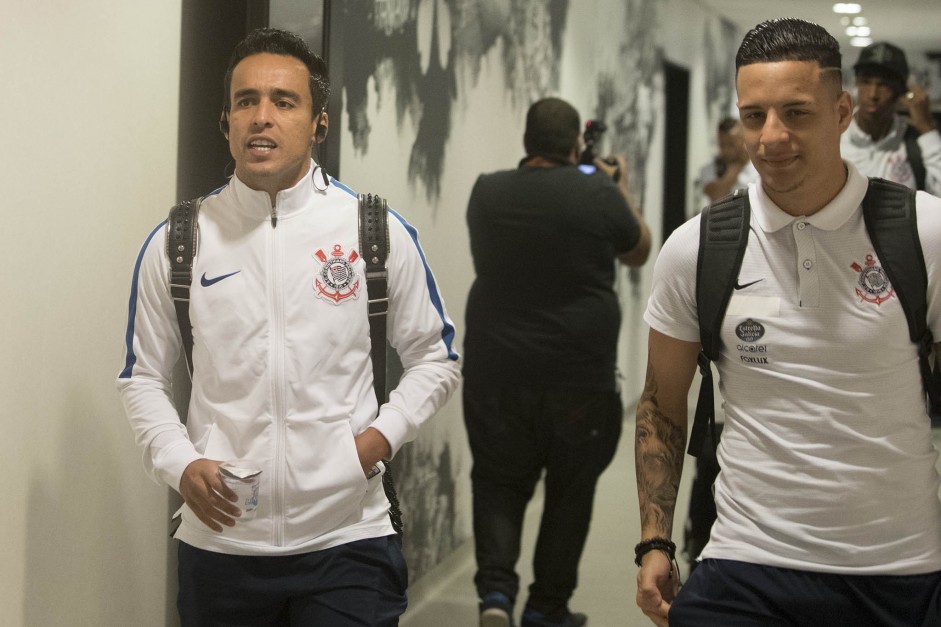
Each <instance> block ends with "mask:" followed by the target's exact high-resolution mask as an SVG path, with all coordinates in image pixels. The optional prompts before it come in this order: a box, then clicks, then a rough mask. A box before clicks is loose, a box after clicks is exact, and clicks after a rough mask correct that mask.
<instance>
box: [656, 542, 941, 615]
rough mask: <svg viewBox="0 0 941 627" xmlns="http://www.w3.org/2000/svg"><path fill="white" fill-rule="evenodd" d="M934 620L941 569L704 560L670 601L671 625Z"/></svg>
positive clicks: (940, 607) (940, 611)
mask: <svg viewBox="0 0 941 627" xmlns="http://www.w3.org/2000/svg"><path fill="white" fill-rule="evenodd" d="M701 625H723V627H726V626H727V627H833V626H835V625H852V626H854V627H855V626H857V625H859V626H860V627H862V626H865V627H933V626H937V625H941V572H937V573H929V574H926V575H835V574H827V573H814V572H809V571H803V570H793V569H790V568H776V567H774V566H760V565H758V564H748V563H746V562H736V561H732V560H715V559H707V560H703V561H702V562H701V563H700V565H699V567H698V568H696V572H694V573H693V574H692V575H690V577H689V579H688V580H687V582H686V584H685V585H684V586H683V588H682V590H680V594H679V596H677V597H676V599H675V601H674V602H673V607H672V608H670V627H700V626H701Z"/></svg>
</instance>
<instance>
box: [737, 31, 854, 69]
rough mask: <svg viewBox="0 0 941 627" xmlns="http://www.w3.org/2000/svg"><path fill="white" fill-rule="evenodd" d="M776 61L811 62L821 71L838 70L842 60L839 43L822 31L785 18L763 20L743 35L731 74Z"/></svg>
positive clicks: (840, 67)
mask: <svg viewBox="0 0 941 627" xmlns="http://www.w3.org/2000/svg"><path fill="white" fill-rule="evenodd" d="M777 61H814V62H816V63H817V65H818V66H820V68H822V69H825V70H829V69H835V70H841V69H842V63H843V58H842V56H841V55H840V44H839V43H838V42H837V40H836V39H834V37H833V35H831V34H830V33H828V32H827V31H826V29H825V28H823V27H822V26H820V25H819V24H814V23H813V22H807V21H805V20H801V19H797V18H793V17H786V18H779V19H774V20H767V21H764V22H762V23H761V24H758V25H757V26H755V27H754V28H753V29H751V30H750V31H748V32H747V33H746V34H745V37H744V39H742V45H741V46H739V49H738V53H737V54H736V55H735V73H736V75H737V74H738V70H739V69H740V68H741V67H743V66H745V65H751V64H753V63H774V62H777ZM841 80H842V76H841Z"/></svg>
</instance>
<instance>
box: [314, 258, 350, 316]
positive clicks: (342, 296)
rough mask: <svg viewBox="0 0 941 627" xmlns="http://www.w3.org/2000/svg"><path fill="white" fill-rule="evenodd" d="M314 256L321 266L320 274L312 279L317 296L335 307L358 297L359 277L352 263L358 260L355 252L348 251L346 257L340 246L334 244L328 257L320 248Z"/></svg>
mask: <svg viewBox="0 0 941 627" xmlns="http://www.w3.org/2000/svg"><path fill="white" fill-rule="evenodd" d="M314 256H315V257H316V258H317V259H319V260H320V262H321V263H322V264H323V267H322V268H321V269H320V273H319V274H318V275H317V276H316V277H314V289H316V291H317V296H320V297H321V298H325V299H327V300H329V301H332V302H333V303H335V304H337V305H339V304H340V303H342V302H343V301H344V300H347V299H354V298H356V297H357V296H359V277H358V276H356V271H355V270H354V269H353V262H355V261H356V260H357V259H359V254H358V253H357V252H356V251H355V250H352V251H350V254H349V255H348V256H347V255H345V254H344V253H343V247H342V246H341V245H340V244H334V246H333V251H332V252H331V253H330V255H329V256H328V255H327V253H325V252H324V251H323V249H322V248H321V249H319V250H318V251H317V252H316V253H314Z"/></svg>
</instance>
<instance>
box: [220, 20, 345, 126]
mask: <svg viewBox="0 0 941 627" xmlns="http://www.w3.org/2000/svg"><path fill="white" fill-rule="evenodd" d="M264 52H267V53H270V54H280V55H284V56H288V57H294V58H295V59H298V60H299V61H301V62H302V63H303V64H304V65H306V66H307V71H308V73H309V74H310V76H309V81H308V82H309V83H310V95H311V98H312V99H313V102H314V107H313V111H312V112H311V115H312V116H315V115H317V114H318V113H320V112H321V111H322V110H323V109H325V108H326V107H327V98H329V96H330V76H329V74H328V73H327V64H326V63H325V62H324V60H323V59H322V58H321V57H320V55H318V54H315V53H314V52H312V51H311V49H310V47H309V46H308V45H307V43H306V42H305V41H304V40H303V39H301V38H300V37H298V36H297V35H295V34H294V33H289V32H287V31H285V30H280V29H277V28H258V29H255V30H253V31H252V32H250V33H249V34H248V35H247V36H246V37H245V39H243V40H242V41H240V42H239V43H238V45H237V46H235V49H234V50H233V51H232V56H231V57H230V58H229V67H228V69H226V72H225V81H224V87H225V94H224V101H223V105H222V106H223V109H224V110H225V111H228V110H229V99H230V98H231V93H230V89H231V88H232V73H233V72H234V71H235V66H236V65H238V64H239V63H240V62H241V61H242V60H243V59H245V58H246V57H250V56H252V55H255V54H262V53H264Z"/></svg>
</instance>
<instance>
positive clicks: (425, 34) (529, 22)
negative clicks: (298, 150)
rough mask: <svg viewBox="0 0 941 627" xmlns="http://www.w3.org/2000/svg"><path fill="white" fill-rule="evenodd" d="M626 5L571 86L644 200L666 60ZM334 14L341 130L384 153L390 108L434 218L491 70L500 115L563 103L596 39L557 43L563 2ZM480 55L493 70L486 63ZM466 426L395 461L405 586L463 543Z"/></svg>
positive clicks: (381, 7) (402, 3)
mask: <svg viewBox="0 0 941 627" xmlns="http://www.w3.org/2000/svg"><path fill="white" fill-rule="evenodd" d="M273 1H274V0H272V2H273ZM624 3H625V5H626V9H620V8H619V10H618V12H617V13H616V14H618V15H620V14H622V13H621V12H622V11H623V14H624V15H625V19H624V22H623V24H622V26H621V28H618V29H616V31H617V33H618V35H617V38H616V39H615V40H614V41H612V42H611V46H613V47H614V48H615V49H616V50H617V54H615V55H611V56H612V59H611V60H610V62H609V63H608V64H607V65H605V64H604V63H599V64H598V67H597V68H594V69H588V70H586V73H587V74H588V75H587V76H584V77H580V78H579V80H580V82H582V83H583V84H585V85H589V86H590V90H591V92H592V93H590V94H587V96H586V94H578V96H580V97H581V99H582V101H588V102H591V103H593V105H592V106H593V110H592V111H587V110H586V111H582V112H581V113H582V115H583V117H585V118H588V117H592V118H601V119H604V120H605V122H606V124H607V126H608V131H607V132H606V134H605V135H606V137H605V138H604V142H605V143H604V145H605V146H608V147H609V149H608V150H606V151H605V152H622V153H624V154H626V155H628V161H629V167H630V169H631V174H630V180H631V190H632V193H633V195H634V200H635V202H637V203H639V204H642V203H643V200H644V196H645V190H646V188H647V181H646V170H647V155H648V154H649V153H650V150H651V142H652V141H653V133H654V128H655V126H656V124H657V116H658V115H659V107H658V106H656V105H655V104H654V103H656V102H658V101H659V100H660V99H659V97H658V90H659V91H662V87H661V86H660V80H661V67H660V64H661V57H662V54H661V52H660V50H659V48H658V43H657V42H656V41H655V34H656V2H655V0H624ZM332 6H333V8H332V9H331V12H330V24H329V26H328V28H329V32H330V40H331V42H333V43H332V45H331V59H330V65H331V73H332V74H333V79H334V81H333V82H334V90H339V89H342V90H343V91H344V96H345V98H344V101H345V109H344V111H343V114H344V115H343V116H342V117H343V119H342V126H343V129H342V130H343V132H344V133H347V134H348V135H349V137H350V138H351V139H352V141H351V145H352V149H353V150H354V151H355V152H356V153H359V154H361V155H366V154H369V153H370V151H374V150H382V147H381V146H378V145H373V144H374V143H375V141H373V142H372V143H371V138H373V137H374V133H373V128H372V126H371V124H372V123H374V120H370V117H369V112H370V111H375V110H382V111H392V110H394V112H395V117H396V122H397V125H398V128H399V129H405V128H408V129H412V132H410V133H406V134H404V135H400V137H401V140H400V141H401V142H405V143H407V150H405V152H406V153H407V154H408V155H409V157H408V158H409V163H408V184H409V185H410V186H412V187H413V188H414V189H416V190H419V192H420V193H424V195H425V198H426V200H427V201H428V211H429V212H430V214H431V216H432V219H434V217H435V215H436V212H437V211H438V210H439V205H442V206H444V205H443V204H442V203H439V200H440V198H441V194H442V178H443V174H444V173H445V172H447V171H449V170H448V168H457V167H459V159H460V155H459V154H456V153H451V152H449V151H454V150H456V147H454V146H453V145H451V142H450V141H449V140H450V138H451V134H452V131H454V130H455V126H454V125H455V124H458V123H459V122H458V120H459V119H460V116H458V115H457V113H458V112H460V111H461V110H462V107H463V106H464V105H465V103H466V102H467V99H468V92H469V91H470V90H472V89H473V88H474V87H476V86H477V85H478V83H479V81H480V80H481V78H482V77H484V76H485V74H484V73H490V74H486V78H488V79H490V81H491V82H492V81H493V79H495V78H496V79H497V84H499V78H498V77H496V76H495V75H494V74H492V73H495V72H499V73H501V74H502V85H503V89H504V92H503V93H502V94H500V93H495V94H493V100H494V103H495V106H494V109H495V110H496V111H501V112H502V111H506V110H507V109H512V110H515V111H525V108H526V107H527V106H528V105H529V104H530V103H531V102H533V101H534V100H536V99H538V98H541V97H544V96H547V95H550V94H551V95H560V96H561V97H563V98H565V97H566V94H565V93H560V69H559V68H560V67H561V66H562V63H561V60H562V59H563V55H564V54H565V51H564V50H563V49H562V45H563V41H573V40H574V41H576V42H577V41H578V40H579V38H580V37H584V38H586V39H584V40H585V41H588V39H587V38H590V37H591V36H592V33H591V32H589V31H586V32H585V33H578V34H575V36H574V37H571V36H570V37H569V38H568V39H566V38H565V34H566V29H567V27H569V23H570V20H569V11H575V10H587V9H586V7H585V6H584V5H582V6H581V8H580V9H579V6H578V5H577V3H575V2H570V1H569V0H347V1H345V2H343V3H333V5H332ZM595 8H597V7H595ZM282 26H284V27H287V28H290V25H282ZM494 51H499V56H498V57H494V55H493V53H494ZM488 56H490V57H494V58H498V59H499V64H497V65H494V64H493V63H490V64H489V65H488V64H486V63H484V59H485V58H486V57H488ZM582 79H584V80H582ZM379 98H384V99H385V101H377V100H375V99H379ZM371 99H373V100H372V101H371ZM447 206H449V207H454V205H453V204H451V205H447ZM442 210H443V209H442ZM462 429H463V425H461V424H458V425H442V426H439V425H428V427H427V428H426V429H425V430H423V432H422V434H421V435H420V437H419V438H418V439H417V440H415V441H414V442H412V443H410V444H409V445H408V446H406V447H404V448H403V449H402V450H401V451H400V452H399V454H398V455H397V456H396V459H395V466H394V468H395V476H396V483H397V489H398V492H399V495H400V497H401V501H402V507H403V513H404V515H405V524H406V533H405V542H404V550H405V554H406V558H407V560H408V563H409V570H410V577H411V578H412V579H413V580H414V579H416V578H418V577H420V576H421V575H422V574H424V573H426V572H427V571H428V569H430V568H431V567H432V566H434V565H435V564H437V563H439V562H440V561H441V560H442V559H443V558H444V557H445V556H447V555H448V554H450V553H451V552H453V551H454V550H455V549H456V548H458V547H459V546H460V545H461V544H463V543H464V542H465V541H466V540H467V539H468V538H467V537H466V530H467V529H468V528H469V525H468V524H464V523H466V522H467V519H469V515H470V512H468V511H463V510H461V511H459V507H458V501H457V496H458V493H459V490H460V488H461V487H462V486H463V485H464V484H466V483H467V476H466V471H467V468H466V466H465V467H461V458H462V454H463V448H462V449H461V450H458V448H457V447H465V445H464V443H463V439H462V438H460V433H458V431H460V430H462ZM463 509H464V510H466V507H464V508H463Z"/></svg>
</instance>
